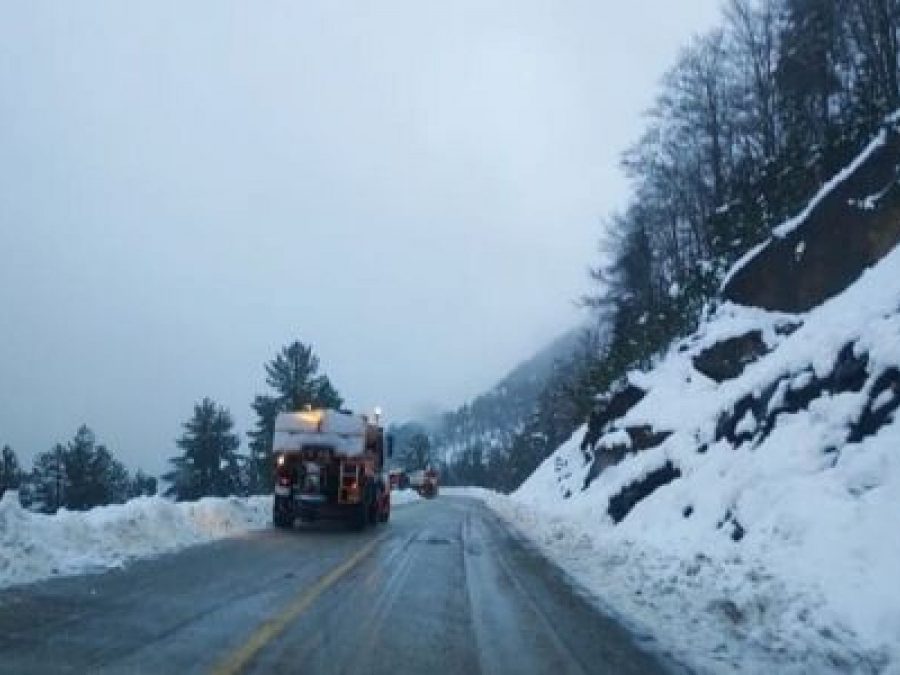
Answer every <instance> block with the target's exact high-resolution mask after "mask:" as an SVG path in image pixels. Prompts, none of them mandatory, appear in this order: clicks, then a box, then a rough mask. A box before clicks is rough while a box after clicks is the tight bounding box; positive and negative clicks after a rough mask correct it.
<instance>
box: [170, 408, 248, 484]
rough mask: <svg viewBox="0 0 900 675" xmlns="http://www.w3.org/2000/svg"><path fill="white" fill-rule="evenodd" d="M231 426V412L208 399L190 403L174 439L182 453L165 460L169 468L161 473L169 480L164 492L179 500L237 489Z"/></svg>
mask: <svg viewBox="0 0 900 675" xmlns="http://www.w3.org/2000/svg"><path fill="white" fill-rule="evenodd" d="M233 428H234V421H233V420H232V418H231V414H230V413H229V412H228V410H226V409H225V408H223V407H220V406H218V405H217V404H216V403H215V402H214V401H213V400H212V399H209V398H204V399H203V400H202V401H201V402H200V403H198V404H196V405H195V406H194V414H193V416H192V417H191V419H189V420H188V421H187V422H185V423H184V434H183V435H182V436H181V438H179V439H178V440H177V441H176V445H177V446H178V448H180V449H181V450H182V451H183V454H182V455H181V456H180V457H173V458H172V459H170V460H169V461H170V462H171V464H172V466H173V469H172V471H170V472H169V473H167V474H165V475H164V476H163V479H165V480H167V481H169V482H170V483H171V485H170V487H169V488H168V489H167V490H166V496H169V497H175V499H177V500H179V501H182V500H192V499H199V498H200V497H207V496H216V497H226V496H229V495H233V494H237V493H240V492H241V487H242V486H241V482H240V466H239V456H238V454H237V450H238V448H239V447H240V443H241V442H240V438H239V437H238V435H237V434H235V433H234V432H233Z"/></svg>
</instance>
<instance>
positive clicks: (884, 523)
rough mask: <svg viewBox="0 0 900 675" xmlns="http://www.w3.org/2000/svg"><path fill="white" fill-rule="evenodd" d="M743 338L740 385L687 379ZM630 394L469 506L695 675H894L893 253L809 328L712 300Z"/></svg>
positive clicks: (899, 595)
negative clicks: (760, 348)
mask: <svg viewBox="0 0 900 675" xmlns="http://www.w3.org/2000/svg"><path fill="white" fill-rule="evenodd" d="M748 331H758V333H759V334H760V335H761V337H762V340H763V342H764V343H765V348H766V352H765V353H764V354H762V355H759V354H757V355H755V356H754V357H753V358H752V359H750V360H749V361H750V362H748V363H747V364H745V365H743V370H742V371H741V372H740V373H739V374H738V375H736V376H733V377H731V379H722V381H721V382H717V381H714V380H712V379H710V378H709V377H707V376H705V375H703V374H702V373H700V372H699V371H698V370H697V369H696V368H695V365H694V364H695V359H696V358H697V357H698V355H700V354H701V353H703V352H704V351H705V350H708V349H709V348H710V347H712V346H714V345H717V344H721V343H722V342H723V341H724V340H727V339H728V338H734V337H736V336H740V335H746V334H747V332H748ZM629 381H630V382H631V383H632V384H634V385H636V386H637V387H640V388H641V389H642V390H643V391H644V392H646V393H645V395H644V396H643V398H642V399H640V400H639V401H638V402H637V403H636V404H634V405H633V406H632V407H631V408H630V409H629V410H628V411H627V412H625V413H624V414H623V415H621V416H620V417H618V418H617V419H614V420H612V421H610V422H609V423H607V424H606V425H605V426H604V427H603V428H602V429H601V430H599V431H600V435H599V438H598V439H597V442H596V444H595V445H593V447H591V445H590V444H588V445H587V446H586V447H585V448H582V440H583V438H584V436H585V433H586V429H585V428H583V429H581V430H579V431H578V432H576V434H575V435H574V436H573V438H572V439H571V440H570V441H568V442H567V443H565V444H564V445H563V446H561V447H560V448H559V449H558V450H557V451H556V452H555V453H554V454H553V455H552V456H550V457H549V458H548V459H547V460H546V461H545V462H544V463H543V464H542V465H541V466H540V467H539V468H538V470H537V471H536V472H535V473H534V474H533V476H532V477H531V478H529V480H528V481H526V483H525V484H524V485H522V487H521V488H520V489H519V490H518V491H517V492H516V493H515V494H514V495H513V496H512V497H511V498H504V497H502V496H499V495H494V494H491V493H484V492H477V491H476V492H473V493H471V494H475V495H476V496H480V497H481V498H482V499H484V500H486V501H487V502H488V503H489V504H490V505H491V506H492V507H493V508H494V509H496V510H497V511H498V512H499V513H500V514H501V515H502V516H504V517H505V518H506V519H508V520H509V521H510V522H512V523H514V524H515V525H517V526H518V528H519V529H520V530H521V531H522V532H523V533H524V534H526V535H527V536H529V537H531V538H532V539H534V540H535V541H536V542H537V543H538V544H539V545H540V546H541V547H542V548H543V550H544V551H545V552H546V553H547V554H548V555H550V556H551V557H552V558H554V559H556V560H557V561H558V562H560V564H562V565H563V567H565V568H566V569H567V570H569V571H570V572H571V573H572V574H573V576H574V577H575V578H576V579H578V580H579V581H580V582H581V583H582V584H584V585H585V586H586V587H588V588H589V589H591V590H592V591H593V592H594V593H595V594H596V595H597V596H598V597H600V598H602V600H603V602H604V603H608V605H609V607H608V609H610V610H611V611H613V612H614V613H616V614H618V615H620V616H621V617H623V619H624V620H625V621H626V622H630V623H632V624H634V625H635V627H636V628H637V629H638V630H640V631H641V632H647V633H651V634H653V635H654V636H656V638H657V639H658V640H659V642H660V646H661V648H662V649H664V650H666V651H668V652H670V653H672V654H673V655H674V656H676V657H677V658H680V659H682V660H684V661H686V662H688V663H689V664H690V665H691V666H693V667H694V668H696V669H698V670H700V671H701V672H723V671H728V670H742V671H744V672H760V673H762V672H773V671H778V672H798V673H801V672H802V673H807V672H833V671H842V672H843V671H849V672H900V582H898V575H900V534H898V530H897V522H898V520H897V519H898V517H900V420H898V419H897V416H898V415H900V413H898V412H896V411H897V410H898V409H900V248H898V249H895V250H894V251H893V252H892V253H891V254H890V255H888V256H887V257H886V258H884V259H883V260H882V261H881V262H880V263H879V264H878V265H877V266H875V267H874V268H872V269H870V270H868V271H867V272H866V273H865V274H864V275H863V276H862V277H861V278H860V279H859V280H858V281H857V282H856V283H855V284H854V285H853V286H851V287H850V288H849V289H847V290H846V291H845V292H844V293H843V294H841V295H839V296H837V297H835V298H833V299H832V300H830V301H828V302H826V303H825V304H823V305H821V306H820V307H818V308H816V309H814V310H812V311H811V312H809V313H807V314H803V315H784V314H775V313H768V312H764V311H761V310H758V309H751V308H746V307H740V306H735V305H726V306H724V307H722V308H721V309H720V310H719V311H718V312H717V313H716V314H715V315H714V316H711V317H709V318H708V320H707V321H706V322H705V323H704V325H703V327H702V328H701V330H700V331H698V333H697V334H695V335H694V336H692V337H691V338H689V339H687V340H684V341H682V342H680V343H676V344H675V345H673V347H672V349H671V350H670V352H669V354H668V355H667V356H666V357H665V358H663V359H662V360H661V361H660V362H659V363H658V364H657V366H656V367H655V368H654V369H653V370H652V371H650V372H648V373H632V374H631V375H630V376H629ZM636 439H644V442H643V445H641V444H640V443H639V441H638V440H636ZM646 439H650V440H649V441H648V440H646ZM616 453H618V454H616ZM611 457H614V458H613V459H609V458H611ZM598 467H599V468H598Z"/></svg>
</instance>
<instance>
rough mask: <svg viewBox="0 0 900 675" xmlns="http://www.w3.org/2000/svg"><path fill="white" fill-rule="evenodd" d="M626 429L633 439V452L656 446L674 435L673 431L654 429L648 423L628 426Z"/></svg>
mask: <svg viewBox="0 0 900 675" xmlns="http://www.w3.org/2000/svg"><path fill="white" fill-rule="evenodd" d="M625 431H626V433H627V434H628V437H629V438H630V439H631V451H632V452H638V451H640V450H649V449H650V448H655V447H656V446H657V445H661V444H662V442H663V441H665V440H666V439H667V438H668V437H669V436H671V435H672V432H671V431H654V430H653V427H651V426H650V425H647V424H645V425H643V426H639V427H626V429H625Z"/></svg>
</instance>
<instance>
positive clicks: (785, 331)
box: [775, 321, 803, 336]
mask: <svg viewBox="0 0 900 675" xmlns="http://www.w3.org/2000/svg"><path fill="white" fill-rule="evenodd" d="M802 325H803V324H802V323H800V322H799V321H798V322H796V323H795V322H793V321H788V322H787V323H781V324H778V325H777V326H775V332H776V333H777V334H778V335H785V336H787V335H792V334H793V333H794V331H796V330H797V329H798V328H800V326H802Z"/></svg>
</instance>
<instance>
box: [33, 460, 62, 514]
mask: <svg viewBox="0 0 900 675" xmlns="http://www.w3.org/2000/svg"><path fill="white" fill-rule="evenodd" d="M65 455H66V448H65V446H63V445H62V444H61V443H57V444H56V445H55V446H53V449H52V450H49V451H47V452H44V453H41V454H40V455H38V456H37V457H36V458H35V460H34V468H33V470H32V473H31V481H30V482H31V484H32V494H33V503H32V506H33V507H35V508H37V509H38V510H40V511H42V512H43V513H56V512H57V511H58V510H59V509H61V508H63V507H64V506H65V499H66V495H67V493H68V489H69V479H68V476H67V475H66V464H65Z"/></svg>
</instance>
